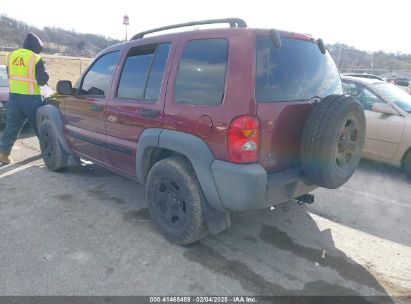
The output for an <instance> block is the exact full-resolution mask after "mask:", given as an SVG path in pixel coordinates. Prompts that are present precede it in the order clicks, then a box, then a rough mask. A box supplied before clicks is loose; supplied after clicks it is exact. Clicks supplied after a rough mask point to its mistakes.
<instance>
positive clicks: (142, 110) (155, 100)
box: [105, 39, 176, 176]
mask: <svg viewBox="0 0 411 304" xmlns="http://www.w3.org/2000/svg"><path fill="white" fill-rule="evenodd" d="M149 41H150V42H147V43H145V44H144V45H134V46H132V47H129V49H128V50H126V51H125V53H124V56H123V58H122V61H121V69H119V71H118V73H117V74H118V75H116V79H115V84H116V85H115V87H114V88H113V98H112V99H110V100H109V101H108V102H107V109H106V112H105V117H106V129H107V142H108V147H109V150H108V151H109V155H110V160H111V163H112V165H113V166H114V167H115V168H117V169H118V170H120V171H122V172H123V173H125V174H128V175H131V176H135V175H136V153H137V143H138V140H139V137H140V134H141V132H143V131H144V129H146V128H161V127H162V125H163V110H164V97H165V93H166V89H165V88H166V83H167V75H168V71H169V69H170V64H168V58H169V56H170V52H171V51H172V49H173V46H174V45H175V44H176V41H173V40H170V41H166V42H160V41H156V40H155V39H154V40H153V39H152V40H149Z"/></svg>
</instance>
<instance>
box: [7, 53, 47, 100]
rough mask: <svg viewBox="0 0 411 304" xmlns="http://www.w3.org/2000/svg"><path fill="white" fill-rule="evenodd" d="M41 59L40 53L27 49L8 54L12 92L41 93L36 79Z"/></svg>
mask: <svg viewBox="0 0 411 304" xmlns="http://www.w3.org/2000/svg"><path fill="white" fill-rule="evenodd" d="M40 59H41V57H40V56H39V55H37V54H36V53H34V52H32V51H30V50H26V49H18V50H15V51H13V52H11V53H10V54H9V55H8V57H7V66H8V68H9V86H10V93H17V94H26V95H40V94H41V93H40V86H39V85H38V84H37V80H36V64H37V63H38V62H39V60H40Z"/></svg>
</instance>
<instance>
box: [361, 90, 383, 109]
mask: <svg viewBox="0 0 411 304" xmlns="http://www.w3.org/2000/svg"><path fill="white" fill-rule="evenodd" d="M357 99H358V100H359V101H360V102H361V104H362V106H363V107H364V110H370V111H372V106H373V104H374V103H377V102H384V101H382V100H381V99H380V98H378V96H376V95H375V94H374V93H372V92H371V91H369V90H368V89H366V88H363V89H362V91H361V92H360V93H359V94H358V95H357Z"/></svg>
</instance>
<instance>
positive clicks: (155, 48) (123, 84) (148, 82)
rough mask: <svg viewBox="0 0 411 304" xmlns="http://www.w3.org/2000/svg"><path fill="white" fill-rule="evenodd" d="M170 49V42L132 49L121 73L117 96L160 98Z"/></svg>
mask: <svg viewBox="0 0 411 304" xmlns="http://www.w3.org/2000/svg"><path fill="white" fill-rule="evenodd" d="M169 51H170V44H169V43H165V44H160V45H150V46H143V47H136V48H134V49H132V50H131V51H130V52H129V54H128V56H127V59H126V62H125V64H124V67H123V71H122V73H121V78H120V82H119V86H118V91H117V97H118V98H124V99H138V100H143V99H144V100H153V101H156V100H158V99H159V96H160V91H161V84H162V80H163V75H164V70H165V67H166V64H167V58H168V54H169Z"/></svg>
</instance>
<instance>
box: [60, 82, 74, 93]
mask: <svg viewBox="0 0 411 304" xmlns="http://www.w3.org/2000/svg"><path fill="white" fill-rule="evenodd" d="M57 93H58V94H60V95H73V86H72V85H71V81H69V80H60V81H59V82H57Z"/></svg>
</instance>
